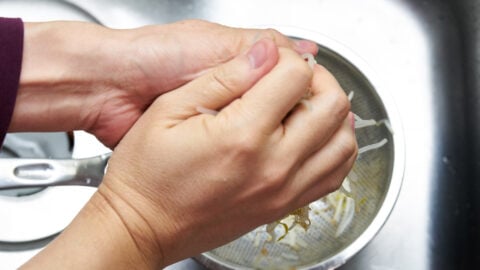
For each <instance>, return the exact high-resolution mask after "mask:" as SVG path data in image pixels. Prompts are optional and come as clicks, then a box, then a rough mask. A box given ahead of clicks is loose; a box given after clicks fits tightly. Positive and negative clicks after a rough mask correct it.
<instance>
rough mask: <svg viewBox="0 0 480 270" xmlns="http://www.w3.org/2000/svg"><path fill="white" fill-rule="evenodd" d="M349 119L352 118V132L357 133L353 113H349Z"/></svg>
mask: <svg viewBox="0 0 480 270" xmlns="http://www.w3.org/2000/svg"><path fill="white" fill-rule="evenodd" d="M348 117H350V125H351V126H352V130H353V131H355V116H354V115H353V113H352V112H349V113H348Z"/></svg>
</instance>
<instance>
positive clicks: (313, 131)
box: [284, 65, 350, 157]
mask: <svg viewBox="0 0 480 270" xmlns="http://www.w3.org/2000/svg"><path fill="white" fill-rule="evenodd" d="M310 91H311V92H310V93H311V94H312V96H311V97H310V98H309V99H308V100H307V101H306V102H308V105H305V104H299V106H297V107H296V108H295V110H294V111H293V112H292V113H291V114H290V115H289V117H288V118H287V119H286V120H285V124H284V125H285V140H284V141H285V144H286V145H287V147H286V148H287V149H289V150H288V151H289V153H290V154H296V156H299V157H302V156H304V157H307V156H310V155H311V154H312V153H313V152H316V151H317V150H318V149H319V148H320V147H322V146H323V145H324V144H325V143H326V142H327V140H329V139H330V137H331V136H332V134H333V133H334V132H335V131H336V130H337V129H338V128H339V126H340V125H341V124H342V122H343V120H344V119H345V117H347V114H348V113H349V111H350V102H349V101H348V98H347V96H346V95H345V92H344V91H343V90H342V88H341V86H340V84H339V83H338V82H337V80H336V79H335V78H334V77H333V75H332V74H331V73H330V72H329V71H328V70H327V69H325V68H324V67H322V66H320V65H315V66H314V75H313V79H312V84H311V87H310ZM299 142H301V143H299ZM292 151H294V152H292Z"/></svg>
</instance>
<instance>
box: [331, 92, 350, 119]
mask: <svg viewBox="0 0 480 270" xmlns="http://www.w3.org/2000/svg"><path fill="white" fill-rule="evenodd" d="M331 100H332V107H333V109H334V112H335V114H336V115H337V116H338V117H339V118H340V119H342V120H343V119H344V118H345V117H346V116H347V115H348V112H349V111H350V101H349V100H348V97H347V95H346V94H345V92H343V90H341V89H339V90H337V91H332V92H331Z"/></svg>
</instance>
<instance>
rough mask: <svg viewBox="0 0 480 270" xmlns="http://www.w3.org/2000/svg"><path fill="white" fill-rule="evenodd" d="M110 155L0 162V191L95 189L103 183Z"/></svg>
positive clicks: (2, 160)
mask: <svg viewBox="0 0 480 270" xmlns="http://www.w3.org/2000/svg"><path fill="white" fill-rule="evenodd" d="M110 155H111V154H104V155H100V156H96V157H92V158H85V159H22V158H5V159H0V190H3V189H14V188H26V187H47V186H60V185H79V186H93V187H96V186H98V185H100V183H101V182H102V179H103V176H104V174H105V168H106V166H107V162H108V159H109V158H110Z"/></svg>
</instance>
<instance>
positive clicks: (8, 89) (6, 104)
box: [0, 18, 23, 146]
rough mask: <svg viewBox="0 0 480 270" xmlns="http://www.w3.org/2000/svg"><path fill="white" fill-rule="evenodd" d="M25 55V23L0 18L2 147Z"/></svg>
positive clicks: (0, 127) (0, 116)
mask: <svg viewBox="0 0 480 270" xmlns="http://www.w3.org/2000/svg"><path fill="white" fill-rule="evenodd" d="M22 55H23V22H22V20H21V19H8V18H0V146H1V145H2V143H3V139H4V138H5V134H6V133H7V130H8V126H9V125H10V120H11V117H12V114H13V108H14V106H15V99H16V97H17V90H18V84H19V80H20V70H21V67H22Z"/></svg>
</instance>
